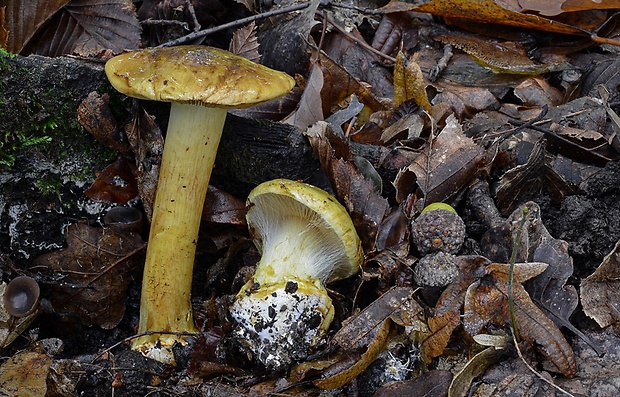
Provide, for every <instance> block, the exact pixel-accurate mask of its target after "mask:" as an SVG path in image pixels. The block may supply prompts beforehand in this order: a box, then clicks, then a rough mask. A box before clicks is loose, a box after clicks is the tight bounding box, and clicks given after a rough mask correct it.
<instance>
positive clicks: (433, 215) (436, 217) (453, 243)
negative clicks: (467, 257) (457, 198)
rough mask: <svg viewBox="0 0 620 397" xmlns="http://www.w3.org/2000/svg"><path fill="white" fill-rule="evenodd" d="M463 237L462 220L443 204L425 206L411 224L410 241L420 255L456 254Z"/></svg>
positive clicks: (464, 232) (463, 225)
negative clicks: (440, 252) (435, 253)
mask: <svg viewBox="0 0 620 397" xmlns="http://www.w3.org/2000/svg"><path fill="white" fill-rule="evenodd" d="M465 237H466V229H465V223H464V222H463V219H461V217H460V216H459V215H458V214H457V213H456V211H455V210H454V209H453V208H452V207H450V206H448V205H447V204H443V203H439V204H431V205H429V206H427V207H426V208H425V209H424V210H423V211H422V213H421V214H420V215H419V216H418V217H417V218H415V219H414V220H413V222H412V224H411V241H412V242H413V243H414V245H415V246H416V248H417V249H418V251H419V252H420V254H422V255H426V254H429V253H432V252H438V251H442V252H448V253H450V254H456V253H457V252H458V251H459V250H460V249H461V246H462V245H463V242H464V241H465Z"/></svg>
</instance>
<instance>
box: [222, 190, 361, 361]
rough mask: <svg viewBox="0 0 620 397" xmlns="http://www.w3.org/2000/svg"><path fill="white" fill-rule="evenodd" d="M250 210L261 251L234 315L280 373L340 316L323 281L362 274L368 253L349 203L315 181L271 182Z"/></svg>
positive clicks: (243, 337)
mask: <svg viewBox="0 0 620 397" xmlns="http://www.w3.org/2000/svg"><path fill="white" fill-rule="evenodd" d="M247 208H248V212H247V216H246V217H247V221H248V227H249V229H250V235H251V236H252V238H253V239H254V242H255V245H256V246H257V248H258V249H259V250H260V251H261V252H262V256H261V259H260V261H259V263H258V265H257V266H256V272H255V274H254V276H253V277H252V278H251V279H250V280H249V281H248V282H247V283H246V284H245V285H244V286H243V287H242V288H241V291H240V292H239V293H238V294H237V296H236V298H235V302H234V303H233V305H232V307H231V311H230V312H231V316H232V318H233V319H234V320H235V321H236V323H237V327H236V329H235V334H236V336H237V337H238V338H239V340H240V341H241V342H242V344H244V345H245V346H246V347H247V348H249V349H250V351H252V352H253V354H254V355H255V356H256V357H257V358H258V360H259V361H260V362H261V363H262V364H264V365H265V366H266V367H268V368H270V369H274V370H279V369H283V368H285V367H286V366H287V365H289V364H290V363H292V362H294V361H298V360H301V359H304V358H305V357H306V356H307V355H308V353H309V351H310V350H311V348H312V347H314V346H316V345H317V344H318V343H319V342H320V341H321V340H322V338H323V336H324V335H325V332H326V331H327V329H328V328H329V326H330V323H331V321H332V319H333V317H334V307H333V305H332V302H331V299H330V297H329V296H328V294H327V291H326V289H325V285H326V284H327V283H329V282H331V281H335V280H339V279H344V278H347V277H350V276H352V275H354V274H356V273H357V272H358V271H359V270H360V267H361V264H362V262H363V259H364V253H363V251H362V246H361V242H360V239H359V237H358V235H357V232H356V231H355V228H354V226H353V222H352V221H351V218H350V217H349V214H348V213H347V211H346V210H345V208H344V207H343V206H342V205H341V204H340V203H338V201H336V199H335V198H334V197H332V196H330V195H329V194H328V193H326V192H325V191H323V190H321V189H319V188H316V187H314V186H311V185H308V184H305V183H301V182H294V181H290V180H286V179H276V180H273V181H269V182H265V183H262V184H260V185H259V186H257V187H256V188H254V190H252V192H250V195H249V196H248V200H247Z"/></svg>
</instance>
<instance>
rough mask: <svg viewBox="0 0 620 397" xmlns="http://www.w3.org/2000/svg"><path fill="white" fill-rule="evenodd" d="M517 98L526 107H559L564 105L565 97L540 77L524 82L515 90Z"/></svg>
mask: <svg viewBox="0 0 620 397" xmlns="http://www.w3.org/2000/svg"><path fill="white" fill-rule="evenodd" d="M514 93H515V96H516V97H517V98H519V99H520V100H521V102H523V104H524V105H525V106H532V107H533V106H538V107H543V106H548V107H553V106H558V105H560V104H561V103H562V100H563V95H562V93H561V92H560V90H558V89H557V88H555V87H553V86H552V85H551V84H549V82H548V81H547V80H545V79H543V78H541V77H539V76H534V77H530V78H527V79H525V80H523V81H522V82H521V83H519V84H518V85H517V86H516V87H515V88H514Z"/></svg>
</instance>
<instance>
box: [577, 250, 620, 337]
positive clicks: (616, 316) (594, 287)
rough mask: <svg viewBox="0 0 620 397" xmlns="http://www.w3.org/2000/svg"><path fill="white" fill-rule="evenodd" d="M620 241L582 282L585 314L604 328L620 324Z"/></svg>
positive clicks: (582, 301)
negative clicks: (619, 305) (619, 303)
mask: <svg viewBox="0 0 620 397" xmlns="http://www.w3.org/2000/svg"><path fill="white" fill-rule="evenodd" d="M618 302H620V241H618V242H617V243H616V246H615V247H614V249H613V250H612V251H611V252H610V253H609V254H607V256H605V258H604V259H603V261H602V262H601V264H600V266H599V267H598V268H597V269H596V270H595V271H594V273H592V274H591V275H589V276H588V277H587V278H586V279H584V280H583V281H582V282H581V304H582V306H583V311H584V312H585V314H586V315H587V316H588V317H590V318H592V319H594V321H596V322H597V323H598V325H600V326H601V327H603V328H606V327H609V326H613V327H614V328H618V327H619V326H620V311H619V310H618Z"/></svg>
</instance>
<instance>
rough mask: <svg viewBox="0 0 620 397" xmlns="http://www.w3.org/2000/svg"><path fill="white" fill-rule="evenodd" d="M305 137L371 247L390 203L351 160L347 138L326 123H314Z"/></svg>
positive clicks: (370, 247)
mask: <svg viewBox="0 0 620 397" xmlns="http://www.w3.org/2000/svg"><path fill="white" fill-rule="evenodd" d="M306 135H307V136H308V140H309V141H310V144H311V145H312V148H313V149H314V152H315V153H316V154H317V156H318V158H319V161H320V162H321V167H322V168H323V170H324V171H325V173H326V174H327V176H328V178H329V181H330V183H331V186H332V188H333V190H334V194H335V196H336V198H337V199H338V200H339V201H340V202H341V203H342V204H343V205H344V206H345V207H346V209H347V210H348V211H349V214H350V215H351V218H352V220H353V224H354V225H355V227H356V229H357V232H358V234H359V235H360V238H361V239H362V243H363V246H364V250H365V251H366V252H368V251H370V250H372V249H373V246H374V243H375V238H376V234H377V230H378V228H379V225H380V224H381V222H382V221H383V218H385V216H386V215H387V214H388V212H389V210H390V205H389V203H388V201H387V200H386V199H385V198H383V197H382V196H381V195H380V194H379V192H378V191H377V189H376V186H375V184H374V183H373V181H371V180H369V179H367V178H365V177H364V175H363V174H362V173H361V172H359V170H358V169H357V167H356V166H355V163H354V162H353V161H352V159H351V158H350V157H351V153H349V148H348V144H347V141H346V140H345V138H344V137H342V136H336V135H335V134H334V133H333V131H332V130H331V127H330V126H329V124H327V123H325V122H319V123H316V124H315V125H314V126H312V127H311V128H309V129H308V130H307V131H306Z"/></svg>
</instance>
